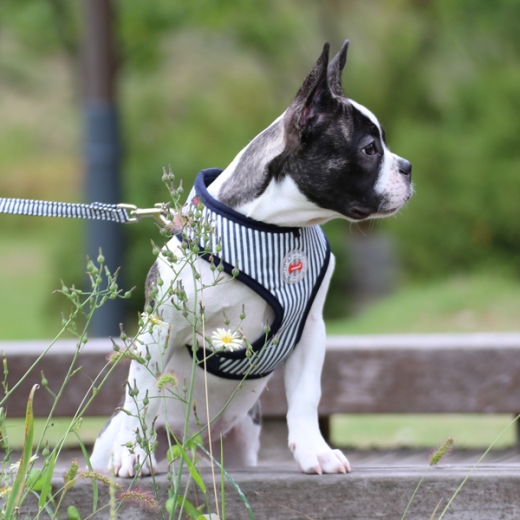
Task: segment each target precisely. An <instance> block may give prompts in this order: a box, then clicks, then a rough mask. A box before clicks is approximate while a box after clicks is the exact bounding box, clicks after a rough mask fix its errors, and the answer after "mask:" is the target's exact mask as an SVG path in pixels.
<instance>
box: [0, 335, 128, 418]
mask: <svg viewBox="0 0 520 520" xmlns="http://www.w3.org/2000/svg"><path fill="white" fill-rule="evenodd" d="M49 344H50V341H49V342H45V341H11V342H1V343H0V350H2V351H3V352H4V353H5V358H6V360H7V366H8V370H9V375H8V378H7V382H8V388H13V387H14V385H15V384H17V383H18V382H19V381H20V379H21V378H22V377H23V376H24V375H25V374H26V373H28V375H27V376H26V377H25V379H24V381H23V382H22V383H21V384H20V386H19V387H18V388H17V389H16V390H15V391H14V392H13V395H12V396H10V397H9V398H8V400H7V406H6V408H7V416H8V417H23V416H24V414H25V407H26V402H27V397H28V396H29V391H30V389H31V388H32V386H33V385H34V384H40V385H41V381H42V379H41V372H42V371H43V373H44V374H45V377H46V379H47V380H48V382H49V388H50V389H51V390H52V391H53V392H54V393H57V392H58V391H59V389H60V387H61V385H62V383H63V381H64V380H65V376H66V374H67V370H68V369H69V367H70V366H71V364H72V362H73V359H74V355H75V353H76V350H77V347H76V342H75V341H74V340H59V341H57V342H56V343H55V344H54V345H53V346H52V347H51V348H50V349H49V350H48V352H46V353H45V355H44V356H43V357H42V359H40V360H39V361H38V363H37V364H36V366H35V367H34V368H33V369H32V370H30V369H31V366H32V365H33V364H34V363H35V362H36V360H37V359H38V357H39V356H40V355H41V354H42V352H44V351H45V349H46V348H47V347H48V346H49ZM110 352H112V344H111V342H110V340H108V339H92V340H90V341H89V342H88V343H87V344H86V345H84V346H83V348H82V349H81V353H80V354H79V356H78V358H77V360H76V362H75V364H74V368H78V367H82V368H81V370H80V371H79V372H78V373H77V374H76V375H74V376H72V378H71V380H70V382H69V383H68V384H67V385H66V387H65V390H64V392H63V395H62V398H61V399H60V400H59V404H58V406H57V407H56V410H55V412H54V415H55V416H58V417H72V416H73V415H74V414H75V413H76V411H77V410H78V407H79V406H80V404H81V402H82V401H83V399H84V398H85V396H92V388H91V385H92V382H93V381H94V380H95V379H96V377H98V375H99V374H101V375H102V376H103V375H105V374H106V373H107V372H108V368H109V366H108V364H107V356H108V354H109V353H110ZM127 372H128V366H124V365H121V366H119V365H118V366H116V367H115V369H114V372H113V373H112V374H111V375H110V377H109V379H108V380H107V381H106V383H105V384H104V385H103V387H102V388H101V389H100V390H99V392H98V394H97V395H96V397H95V398H94V401H93V402H92V405H91V406H90V407H89V408H88V409H87V411H86V413H85V415H87V416H103V415H111V414H112V412H113V411H114V408H115V407H116V406H117V405H118V403H119V401H120V399H121V397H122V396H123V392H124V388H123V385H124V382H125V380H126V375H127ZM97 384H98V385H99V383H97ZM4 396H5V392H4V391H3V390H2V399H3V398H4ZM53 402H54V398H53V397H52V395H51V394H50V393H49V392H48V391H47V390H46V389H45V388H43V387H41V386H40V389H39V390H38V392H36V394H35V400H34V413H35V415H36V416H40V417H46V416H47V415H48V414H49V412H50V410H51V407H52V405H53Z"/></svg>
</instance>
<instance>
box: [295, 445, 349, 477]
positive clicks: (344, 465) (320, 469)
mask: <svg viewBox="0 0 520 520" xmlns="http://www.w3.org/2000/svg"><path fill="white" fill-rule="evenodd" d="M289 447H290V449H291V451H292V452H293V455H294V458H295V460H296V462H297V463H298V466H299V467H300V470H301V471H302V472H303V473H317V474H318V475H322V474H323V473H350V463H349V461H348V459H347V457H345V455H343V452H342V451H341V450H333V449H331V448H330V447H329V446H328V445H327V444H326V443H325V442H324V443H323V446H320V448H319V449H313V447H312V446H304V445H300V446H299V445H298V444H296V443H293V444H291V445H290V446H289Z"/></svg>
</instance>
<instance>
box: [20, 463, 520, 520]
mask: <svg viewBox="0 0 520 520" xmlns="http://www.w3.org/2000/svg"><path fill="white" fill-rule="evenodd" d="M228 471H229V473H230V474H231V476H232V478H233V479H234V481H235V482H236V483H237V484H238V485H239V486H240V489H241V490H242V492H243V493H244V495H245V496H246V497H247V499H248V501H249V503H250V505H251V508H252V510H253V511H254V514H255V518H257V519H258V520H282V519H283V520H301V519H303V518H314V519H318V518H319V519H322V520H337V519H342V520H343V519H344V520H368V519H370V520H373V519H385V520H399V519H400V518H401V517H402V514H403V513H404V510H405V508H406V505H407V503H408V500H409V499H410V497H411V496H412V494H413V492H414V489H415V488H416V486H417V483H418V482H419V480H420V479H421V477H422V475H423V474H424V471H425V470H424V468H421V467H373V468H368V467H366V468H358V469H357V470H354V471H353V472H352V473H351V474H348V475H321V476H320V475H303V474H301V473H298V472H297V471H296V470H295V468H293V467H292V466H291V467H288V468H280V467H278V466H276V467H273V466H267V467H258V468H254V469H252V470H248V469H243V470H228ZM468 471H469V467H468V466H465V467H461V466H439V467H435V468H434V469H433V470H432V471H430V472H429V473H428V475H427V476H426V478H425V480H424V482H423V483H422V486H421V488H420V489H419V491H418V493H417V495H416V497H415V499H414V501H413V503H412V506H411V507H410V509H409V511H408V513H407V515H406V518H407V519H408V520H424V519H426V518H430V516H431V515H432V513H433V511H434V510H435V507H436V506H437V504H438V503H439V501H442V506H441V508H440V510H439V512H438V514H440V511H442V509H443V508H444V506H445V505H446V503H447V502H448V499H449V498H450V497H451V496H452V494H453V493H454V491H455V490H456V489H457V487H458V485H459V484H460V482H461V481H462V480H463V479H464V477H465V476H466V475H467V474H468ZM203 478H204V480H205V482H206V485H207V486H208V487H209V486H210V483H211V476H210V473H209V471H204V472H203ZM217 478H218V477H217ZM185 481H186V479H183V487H182V488H181V489H184V482H185ZM118 483H119V484H121V485H122V486H123V489H126V488H128V487H129V485H130V482H129V481H128V480H127V481H124V480H121V479H118ZM154 485H155V488H154ZM169 485H170V484H169V482H168V480H167V479H166V476H165V475H158V476H156V477H155V479H154V481H152V479H151V478H143V479H141V480H140V481H139V491H140V492H141V493H146V492H148V494H149V496H154V497H156V496H157V497H158V499H159V504H160V505H161V506H163V507H164V504H165V502H166V500H167V498H168V487H169ZM519 485H520V473H519V471H518V469H514V468H510V467H501V466H480V467H479V468H477V470H476V471H475V472H474V473H473V474H472V476H471V478H470V479H469V480H468V482H467V483H466V484H465V486H464V487H463V488H462V491H461V492H460V494H459V495H458V496H457V498H456V500H455V501H454V502H453V504H452V506H451V507H450V509H449V510H448V512H447V514H446V515H445V516H444V518H445V519H446V520H475V519H498V518H500V519H503V520H515V519H518V518H520V493H518V489H519ZM53 486H54V489H55V490H56V489H59V488H61V487H62V486H63V478H55V479H54V480H53ZM98 487H99V502H98V507H99V508H103V509H101V510H100V511H98V512H97V513H96V515H95V518H98V519H105V518H106V519H108V518H109V517H110V512H109V508H108V506H107V504H108V503H109V492H108V487H107V486H103V485H101V484H98ZM225 487H226V491H225V497H226V517H227V518H233V520H242V519H243V520H247V519H249V518H250V516H249V514H248V512H247V511H246V508H245V506H244V504H243V503H242V501H241V500H240V498H239V497H238V495H237V493H236V491H235V489H234V488H233V487H232V486H231V485H230V483H229V482H226V486H225ZM218 488H219V489H220V482H218ZM134 489H135V488H134ZM118 494H119V492H118ZM188 499H189V500H190V501H192V502H195V503H197V502H196V497H195V495H194V494H193V493H192V492H189V493H188ZM208 499H209V502H210V503H211V504H212V505H211V508H212V510H213V511H215V507H214V505H213V494H212V493H208ZM199 500H200V493H199ZM36 501H37V499H36V498H35V497H33V496H32V495H31V496H30V497H29V499H28V500H27V501H26V502H25V503H24V505H23V506H22V508H21V510H20V513H21V516H24V514H26V513H27V512H28V511H30V510H32V511H33V512H34V510H35V509H37V504H36ZM92 503H93V502H92V485H91V483H90V481H87V480H79V481H78V482H77V483H76V484H74V485H73V486H72V488H71V489H70V490H69V491H68V492H67V495H66V496H65V500H64V502H63V503H62V510H61V512H62V514H63V516H66V514H65V510H66V508H67V506H69V505H71V504H72V505H74V506H75V507H77V508H78V510H79V511H80V513H81V517H82V518H85V517H87V516H88V515H90V514H91V513H92ZM119 514H120V515H121V517H122V518H123V517H124V518H125V519H127V520H141V519H145V518H152V517H158V516H159V514H156V515H155V516H154V515H153V514H152V513H150V512H149V511H146V510H145V509H144V507H143V505H142V504H139V502H137V501H133V502H131V501H128V502H127V503H126V504H125V505H123V507H122V509H121V510H120V511H119ZM42 518H48V517H47V516H45V515H42Z"/></svg>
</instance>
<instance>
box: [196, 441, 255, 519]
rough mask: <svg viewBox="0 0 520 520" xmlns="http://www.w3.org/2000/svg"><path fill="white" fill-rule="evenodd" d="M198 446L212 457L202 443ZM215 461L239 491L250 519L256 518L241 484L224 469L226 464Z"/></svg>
mask: <svg viewBox="0 0 520 520" xmlns="http://www.w3.org/2000/svg"><path fill="white" fill-rule="evenodd" d="M198 446H199V448H200V449H201V450H202V451H203V452H204V453H205V454H206V455H207V456H208V457H211V454H210V453H209V451H208V450H207V449H206V448H205V447H204V446H203V445H202V444H199V445H198ZM213 462H214V463H215V464H216V465H217V467H218V468H220V470H221V471H222V472H223V473H224V475H225V476H226V478H227V479H228V480H229V482H230V483H231V485H232V486H233V487H234V488H235V491H236V492H237V493H238V496H239V497H240V500H242V502H243V504H244V505H245V506H246V509H247V513H248V515H249V518H250V520H256V519H255V514H254V513H253V510H252V509H251V506H250V505H249V500H247V497H246V496H245V495H244V492H243V491H242V490H241V489H240V486H239V485H238V484H237V483H236V482H235V481H234V479H233V477H232V476H231V475H230V474H229V473H228V472H227V471H226V470H225V469H224V466H223V465H222V464H219V463H218V462H217V461H216V460H215V459H213Z"/></svg>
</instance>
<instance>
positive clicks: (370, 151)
mask: <svg viewBox="0 0 520 520" xmlns="http://www.w3.org/2000/svg"><path fill="white" fill-rule="evenodd" d="M363 151H364V152H365V153H366V154H367V155H375V154H376V153H377V148H376V145H375V143H374V141H372V142H371V143H370V144H369V145H368V146H365V148H363Z"/></svg>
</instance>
